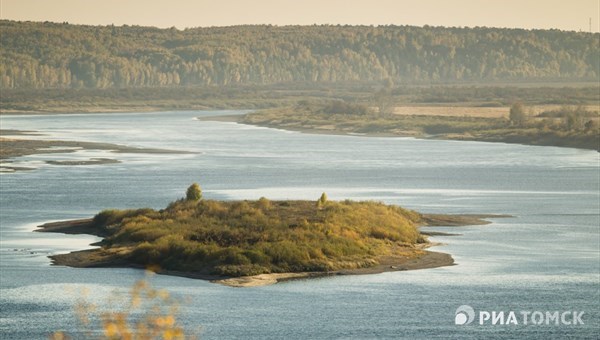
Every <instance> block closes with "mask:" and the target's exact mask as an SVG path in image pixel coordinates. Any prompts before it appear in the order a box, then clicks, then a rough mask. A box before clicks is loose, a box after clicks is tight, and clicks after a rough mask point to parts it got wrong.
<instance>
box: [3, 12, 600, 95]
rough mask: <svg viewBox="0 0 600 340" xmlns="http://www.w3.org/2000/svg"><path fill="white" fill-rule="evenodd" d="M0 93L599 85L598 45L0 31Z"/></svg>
mask: <svg viewBox="0 0 600 340" xmlns="http://www.w3.org/2000/svg"><path fill="white" fill-rule="evenodd" d="M0 31H1V34H0V45H1V46H2V49H1V52H0V84H1V86H2V88H130V87H157V86H160V87H164V86H207V85H219V86H222V85H233V84H251V85H268V84H277V83H282V82H285V83H307V84H325V83H342V82H347V83H353V82H354V83H356V82H364V83H369V82H371V83H374V82H381V81H384V80H385V81H387V82H390V81H391V82H393V83H394V84H415V83H432V82H434V83H436V82H487V81H557V80H559V81H565V80H577V81H580V80H588V81H597V80H598V77H599V75H600V66H599V63H598V50H599V36H598V34H590V33H581V32H580V33H577V32H564V31H558V30H536V31H528V30H520V29H498V28H442V27H423V28H420V27H410V26H378V27H371V26H327V25H326V26H283V27H278V26H270V25H269V26H267V25H262V26H235V27H214V28H193V29H185V30H177V29H175V28H171V29H158V28H152V27H139V26H121V27H116V26H79V25H69V24H67V23H64V24H58V23H47V22H46V23H35V22H14V21H6V20H2V21H0Z"/></svg>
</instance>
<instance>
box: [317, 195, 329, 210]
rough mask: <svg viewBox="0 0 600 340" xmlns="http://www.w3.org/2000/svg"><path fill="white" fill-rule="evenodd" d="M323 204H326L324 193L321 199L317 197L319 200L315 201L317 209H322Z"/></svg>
mask: <svg viewBox="0 0 600 340" xmlns="http://www.w3.org/2000/svg"><path fill="white" fill-rule="evenodd" d="M325 203H327V194H326V193H322V194H321V197H319V199H318V200H317V208H319V209H320V208H322V207H323V206H324V205H325Z"/></svg>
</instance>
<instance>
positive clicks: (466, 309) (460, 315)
mask: <svg viewBox="0 0 600 340" xmlns="http://www.w3.org/2000/svg"><path fill="white" fill-rule="evenodd" d="M473 320H475V311H474V310H473V307H471V306H468V305H462V306H460V307H458V308H456V314H455V316H454V324H455V325H468V324H470V323H471V322H473Z"/></svg>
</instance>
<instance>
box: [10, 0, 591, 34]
mask: <svg viewBox="0 0 600 340" xmlns="http://www.w3.org/2000/svg"><path fill="white" fill-rule="evenodd" d="M0 9H1V14H0V17H1V18H2V19H11V20H33V21H46V20H48V21H56V22H63V21H68V22H70V23H73V24H92V25H109V24H115V25H123V24H128V25H142V26H158V27H171V26H175V27H177V28H185V27H198V26H229V25H239V24H274V25H287V24H301V25H310V24H315V23H316V24H366V25H371V24H372V25H386V24H395V25H416V26H423V25H432V26H469V27H473V26H489V27H519V28H528V29H529V28H558V29H562V30H572V31H579V30H583V31H588V30H589V18H592V31H594V32H598V31H599V30H600V26H599V16H600V14H599V12H600V0H161V1H155V0H0Z"/></svg>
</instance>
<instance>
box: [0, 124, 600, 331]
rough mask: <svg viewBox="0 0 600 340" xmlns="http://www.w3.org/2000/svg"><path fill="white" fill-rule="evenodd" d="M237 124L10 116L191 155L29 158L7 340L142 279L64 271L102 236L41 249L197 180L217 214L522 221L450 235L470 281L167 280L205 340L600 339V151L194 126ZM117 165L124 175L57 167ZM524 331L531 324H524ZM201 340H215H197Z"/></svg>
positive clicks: (20, 192)
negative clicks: (302, 211) (348, 209)
mask: <svg viewBox="0 0 600 340" xmlns="http://www.w3.org/2000/svg"><path fill="white" fill-rule="evenodd" d="M231 113H232V112H162V113H143V114H142V113H131V114H93V115H90V114H86V115H52V116H2V117H0V122H1V127H2V128H3V129H21V130H37V131H40V132H42V133H44V135H43V136H35V137H21V138H42V139H60V140H79V141H96V142H109V143H118V144H125V145H128V146H138V147H152V148H168V149H176V150H185V151H192V152H194V153H193V154H169V155H149V154H118V153H110V152H106V151H102V152H100V151H77V152H75V153H59V154H51V155H33V156H28V157H22V158H20V159H19V160H18V162H17V165H23V166H33V167H37V168H38V169H37V170H34V171H22V172H17V173H12V174H0V184H1V194H0V213H1V215H0V335H1V336H0V338H3V339H42V338H45V337H46V336H47V335H48V334H49V333H51V332H52V331H55V330H59V329H63V330H67V331H69V332H71V333H77V332H78V330H80V329H81V327H80V325H79V323H78V322H77V320H76V318H75V313H74V311H73V306H74V305H75V304H76V302H77V301H80V300H81V299H82V296H83V295H82V294H83V293H82V292H87V294H86V295H85V299H86V300H87V301H89V302H91V303H95V304H98V305H99V306H100V308H101V309H102V308H108V309H111V308H116V307H118V302H115V299H114V298H113V297H114V296H115V294H117V293H118V292H125V291H127V290H128V289H129V288H130V287H131V285H132V284H133V283H134V282H135V281H136V280H138V279H140V278H142V277H143V276H144V273H143V272H142V271H140V270H134V269H104V268H103V269H74V268H67V267H61V266H50V265H49V260H48V258H47V257H46V256H47V255H49V254H55V253H60V252H68V251H71V250H77V249H83V248H85V247H87V246H88V244H89V243H91V242H94V241H96V240H97V239H96V238H94V237H91V236H85V235H77V236H66V235H61V234H42V233H33V232H32V230H33V229H34V227H35V226H36V225H39V224H41V223H44V222H47V221H54V220H65V219H73V218H82V217H90V216H92V215H93V214H95V213H96V212H98V211H99V210H101V209H106V208H134V207H152V208H162V207H164V206H166V205H167V204H168V203H169V202H170V201H172V200H174V199H177V198H179V197H181V196H183V194H184V192H185V188H186V187H187V186H188V185H189V184H190V183H192V182H199V183H200V184H201V185H202V187H203V192H204V195H205V197H208V198H214V199H256V198H259V197H261V196H265V197H268V198H270V199H287V198H289V199H315V200H316V199H317V198H318V197H319V196H320V194H321V192H323V191H324V192H327V194H328V196H329V197H330V198H331V199H346V198H349V199H353V200H379V201H384V202H386V203H390V204H398V205H402V206H404V207H407V208H410V209H415V210H418V211H421V212H429V213H449V214H461V213H474V214H478V213H484V214H488V213H489V214H509V215H513V216H514V217H513V218H503V219H493V223H492V224H490V225H486V226H478V227H472V226H471V227H461V228H456V229H451V230H448V229H447V228H446V229H444V228H439V230H441V231H451V232H456V233H460V234H462V236H456V237H435V238H432V240H434V241H436V242H442V243H445V244H446V245H444V246H441V247H436V248H433V249H434V250H437V251H443V252H448V253H450V254H452V256H453V257H454V258H455V260H456V263H457V265H455V266H451V267H444V268H437V269H427V270H418V271H409V272H395V273H384V274H378V275H367V276H345V277H332V278H324V279H315V280H302V281H293V282H287V283H282V284H277V285H273V286H268V287H257V288H246V289H236V288H230V287H224V286H220V285H216V284H212V283H209V282H205V281H200V280H192V279H185V278H179V277H168V276H154V277H152V278H151V283H152V285H153V286H154V287H156V288H166V289H168V290H169V291H170V292H171V293H172V294H173V295H174V296H176V297H178V298H180V299H181V300H182V303H181V312H180V315H179V320H180V321H181V322H182V323H183V324H184V326H185V328H186V330H188V331H194V332H196V331H197V332H198V333H199V334H200V335H201V337H202V338H205V339H233V338H238V339H283V338H294V339H314V338H359V339H369V338H483V337H486V338H492V337H511V338H514V337H529V338H564V337H566V336H576V337H579V338H595V337H596V336H597V334H598V331H599V313H600V303H599V302H598V301H599V300H600V293H599V287H600V285H599V280H600V249H599V247H600V245H599V244H600V240H599V227H598V225H599V224H600V217H599V211H600V194H599V185H600V184H599V182H600V179H599V177H600V166H599V156H598V153H597V152H595V151H585V150H577V149H568V148H555V147H536V146H523V145H509V144H493V143H478V142H456V141H436V140H416V139H410V138H368V137H357V136H327V135H310V134H302V133H296V132H287V131H281V130H275V129H267V128H259V127H253V126H247V125H240V124H235V123H224V122H208V121H198V120H195V119H194V118H195V117H198V116H203V115H215V114H231ZM93 157H106V158H114V159H118V160H120V161H122V163H119V164H109V165H91V166H58V165H48V164H45V163H44V162H43V161H45V160H49V159H53V160H72V159H77V160H85V159H89V158H93ZM464 304H467V305H470V306H472V307H473V308H474V309H475V310H476V311H480V310H486V311H507V312H508V311H516V312H518V311H522V310H525V311H544V312H545V311H567V310H575V311H584V312H585V314H584V316H583V321H584V322H585V324H584V325H570V326H566V325H559V326H556V325H517V326H515V325H509V326H507V325H490V324H486V325H479V324H478V322H477V321H478V320H475V322H474V323H472V324H470V325H465V326H457V325H454V316H455V310H456V308H457V307H458V306H460V305H464ZM519 321H521V320H519ZM198 329H199V330H198Z"/></svg>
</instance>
